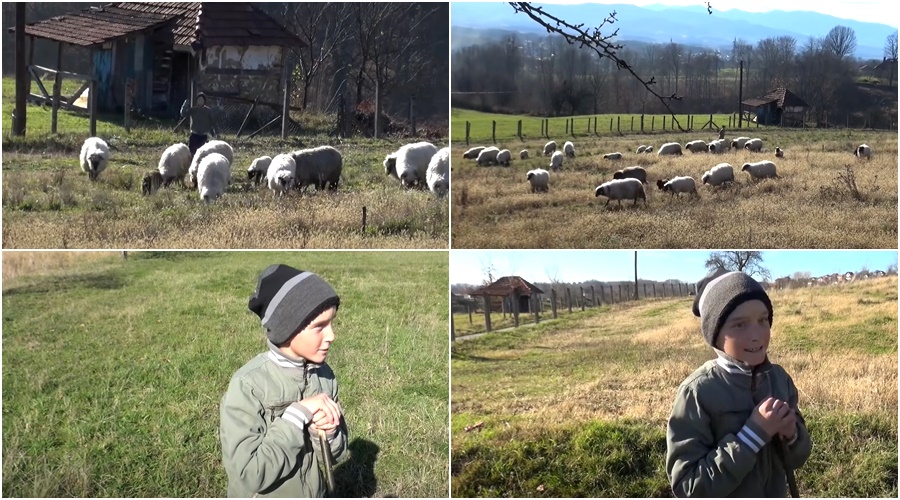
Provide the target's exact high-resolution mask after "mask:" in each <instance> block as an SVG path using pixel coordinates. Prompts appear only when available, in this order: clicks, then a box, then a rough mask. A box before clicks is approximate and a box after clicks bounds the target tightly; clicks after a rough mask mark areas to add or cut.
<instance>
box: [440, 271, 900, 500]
mask: <svg viewBox="0 0 900 500" xmlns="http://www.w3.org/2000/svg"><path fill="white" fill-rule="evenodd" d="M771 297H772V301H773V305H774V309H775V315H774V321H773V331H772V343H771V346H770V357H771V359H772V361H773V362H775V363H778V364H780V365H782V366H783V367H784V368H785V369H786V370H787V372H788V373H789V374H790V375H791V376H792V378H793V379H794V382H795V384H796V386H797V388H798V390H799V393H800V407H801V409H802V411H803V412H804V416H805V418H806V421H807V425H808V428H809V430H810V433H811V436H812V441H813V451H812V455H811V457H810V458H809V460H808V461H807V462H806V464H805V465H804V466H803V467H802V468H800V469H798V470H797V471H796V477H797V480H798V483H799V489H800V492H801V494H802V495H803V496H807V497H885V498H886V497H896V496H897V493H898V488H897V452H898V449H897V278H896V276H893V277H887V278H881V279H876V280H871V281H867V282H857V283H852V284H847V285H843V286H831V287H823V288H815V289H803V290H788V291H778V292H772V295H771ZM691 300H692V298H689V297H687V298H683V299H659V300H647V301H639V302H627V303H623V304H616V305H613V306H611V308H609V309H605V310H601V311H596V310H593V311H592V310H588V311H585V312H580V311H579V312H575V313H573V314H571V315H567V316H566V317H563V318H560V319H558V320H556V321H553V322H548V323H544V324H540V325H537V326H535V327H532V328H529V329H527V330H523V331H512V332H502V333H494V334H488V335H486V336H484V337H481V338H478V339H474V340H469V341H464V342H457V343H454V344H453V346H452V361H451V370H452V373H453V377H452V383H451V392H452V402H451V413H452V419H451V420H452V423H451V429H452V436H451V442H452V448H451V455H452V458H451V483H452V486H451V493H452V496H454V497H523V496H526V497H574V498H578V497H595V498H597V497H670V496H672V492H671V489H670V487H669V484H668V480H667V478H666V472H665V452H666V445H665V428H666V419H667V418H668V414H669V411H670V410H671V405H672V401H673V398H674V395H675V392H676V389H677V387H678V385H679V384H680V383H681V381H682V380H684V378H685V377H686V376H687V375H689V374H690V373H691V372H692V371H693V370H694V369H695V368H696V367H698V366H699V365H701V364H702V363H703V362H704V361H706V360H708V359H711V358H712V357H713V356H714V354H713V352H712V350H711V348H710V347H709V346H708V345H706V344H705V343H704V341H703V340H702V337H701V335H700V332H699V320H697V318H695V317H694V316H693V315H692V314H691V313H690V304H691ZM479 422H483V427H481V428H480V429H479V430H472V431H469V432H466V430H465V428H466V427H468V426H472V425H475V424H477V423H479Z"/></svg>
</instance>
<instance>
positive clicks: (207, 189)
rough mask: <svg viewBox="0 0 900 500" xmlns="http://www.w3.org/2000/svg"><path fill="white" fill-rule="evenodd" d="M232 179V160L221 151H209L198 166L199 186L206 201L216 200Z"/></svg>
mask: <svg viewBox="0 0 900 500" xmlns="http://www.w3.org/2000/svg"><path fill="white" fill-rule="evenodd" d="M230 181H231V160H229V159H228V158H226V157H225V156H224V155H221V154H219V153H209V154H206V155H204V156H203V159H202V160H200V165H199V166H198V167H197V188H198V190H199V191H200V199H201V200H203V201H204V202H206V203H210V202H212V201H216V200H217V199H219V197H220V196H222V195H223V194H224V193H225V189H226V188H227V187H228V184H229V182H230Z"/></svg>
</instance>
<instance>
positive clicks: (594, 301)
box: [591, 285, 597, 307]
mask: <svg viewBox="0 0 900 500" xmlns="http://www.w3.org/2000/svg"><path fill="white" fill-rule="evenodd" d="M591 307H597V296H596V295H594V285H591Z"/></svg>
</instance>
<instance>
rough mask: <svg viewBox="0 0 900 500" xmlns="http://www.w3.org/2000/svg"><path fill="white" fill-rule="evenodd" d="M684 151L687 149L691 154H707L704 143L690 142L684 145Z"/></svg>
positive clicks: (707, 150)
mask: <svg viewBox="0 0 900 500" xmlns="http://www.w3.org/2000/svg"><path fill="white" fill-rule="evenodd" d="M684 149H687V150H688V151H690V152H691V153H706V152H709V148H708V146H707V144H706V141H700V140H696V141H691V142H689V143H687V144H685V145H684Z"/></svg>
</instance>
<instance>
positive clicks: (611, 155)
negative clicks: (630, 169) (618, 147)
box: [603, 151, 622, 160]
mask: <svg viewBox="0 0 900 500" xmlns="http://www.w3.org/2000/svg"><path fill="white" fill-rule="evenodd" d="M603 159H604V160H621V159H622V153H619V152H618V151H616V152H615V153H606V154H605V155H603Z"/></svg>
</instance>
